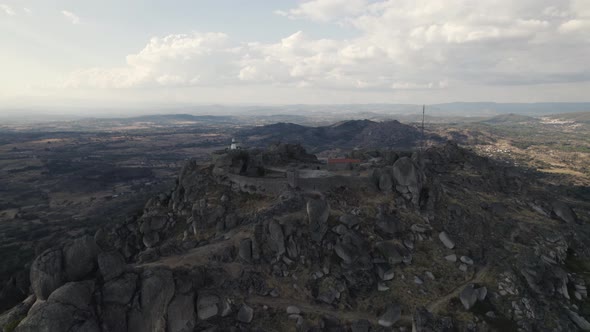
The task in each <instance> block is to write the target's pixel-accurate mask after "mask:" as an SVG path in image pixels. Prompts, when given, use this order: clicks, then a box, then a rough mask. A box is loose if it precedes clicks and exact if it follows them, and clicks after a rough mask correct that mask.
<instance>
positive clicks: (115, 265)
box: [98, 251, 125, 281]
mask: <svg viewBox="0 0 590 332" xmlns="http://www.w3.org/2000/svg"><path fill="white" fill-rule="evenodd" d="M98 269H99V271H100V274H101V275H102V278H103V279H104V280H105V281H108V280H111V279H113V278H116V277H118V276H120V275H121V274H123V272H124V271H125V259H124V258H123V256H122V255H121V254H120V253H119V252H118V251H114V252H101V253H100V254H98Z"/></svg>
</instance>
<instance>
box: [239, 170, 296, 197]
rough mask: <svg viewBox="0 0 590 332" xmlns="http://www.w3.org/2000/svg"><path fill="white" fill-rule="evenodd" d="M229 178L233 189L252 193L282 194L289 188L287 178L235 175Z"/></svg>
mask: <svg viewBox="0 0 590 332" xmlns="http://www.w3.org/2000/svg"><path fill="white" fill-rule="evenodd" d="M227 177H228V178H229V180H230V181H231V183H232V188H234V189H237V190H239V191H244V192H250V193H260V194H280V193H281V192H283V191H285V190H286V189H287V188H288V186H289V184H288V181H287V178H264V177H248V176H240V175H235V174H228V175H227Z"/></svg>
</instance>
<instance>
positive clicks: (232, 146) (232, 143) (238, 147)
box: [229, 138, 241, 150]
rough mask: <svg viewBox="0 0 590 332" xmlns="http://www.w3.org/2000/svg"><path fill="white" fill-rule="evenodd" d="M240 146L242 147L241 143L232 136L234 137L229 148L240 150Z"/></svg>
mask: <svg viewBox="0 0 590 332" xmlns="http://www.w3.org/2000/svg"><path fill="white" fill-rule="evenodd" d="M240 148H241V147H240V144H238V142H237V141H236V139H235V138H232V139H231V145H230V146H229V149H230V150H238V149H240Z"/></svg>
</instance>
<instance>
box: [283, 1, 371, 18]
mask: <svg viewBox="0 0 590 332" xmlns="http://www.w3.org/2000/svg"><path fill="white" fill-rule="evenodd" d="M366 7H367V1H366V0H310V1H305V2H303V3H302V4H300V5H299V6H298V7H297V8H293V9H289V10H287V11H284V10H277V11H276V13H277V14H279V15H282V16H287V17H289V18H291V19H311V20H314V21H323V22H326V21H331V20H335V19H339V18H343V17H349V16H353V15H356V14H359V13H361V12H363V11H364V10H365V8H366Z"/></svg>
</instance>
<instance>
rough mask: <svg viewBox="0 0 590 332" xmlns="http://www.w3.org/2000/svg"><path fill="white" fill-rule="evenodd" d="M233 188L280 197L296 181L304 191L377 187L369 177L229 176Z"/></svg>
mask: <svg viewBox="0 0 590 332" xmlns="http://www.w3.org/2000/svg"><path fill="white" fill-rule="evenodd" d="M227 177H228V178H229V180H230V182H231V183H232V188H234V189H237V190H240V191H244V192H250V193H259V194H268V195H278V194H280V193H282V192H283V191H285V190H287V189H288V188H289V186H290V184H294V183H293V181H296V182H295V183H296V184H297V187H299V188H301V189H303V190H317V191H329V190H332V189H336V188H339V187H343V186H344V187H347V188H349V189H353V190H361V189H367V190H371V189H374V188H375V185H374V184H373V183H372V182H371V181H370V180H369V178H367V177H357V176H331V177H322V178H296V179H295V178H294V177H293V178H291V179H288V178H264V177H247V176H241V175H235V174H228V175H227Z"/></svg>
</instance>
